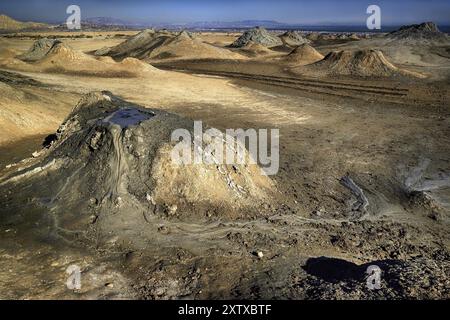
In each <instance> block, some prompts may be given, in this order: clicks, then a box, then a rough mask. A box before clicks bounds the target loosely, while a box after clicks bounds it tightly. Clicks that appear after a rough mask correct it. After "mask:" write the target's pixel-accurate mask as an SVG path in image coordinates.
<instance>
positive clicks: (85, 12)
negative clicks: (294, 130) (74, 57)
mask: <svg viewBox="0 0 450 320" xmlns="http://www.w3.org/2000/svg"><path fill="white" fill-rule="evenodd" d="M71 4H77V5H79V6H80V7H81V14H82V19H86V18H93V17H111V18H115V19H120V20H124V21H127V22H135V23H142V24H152V23H153V24H159V23H172V24H183V23H193V22H202V21H220V22H235V21H244V20H273V21H277V22H280V23H286V24H296V25H311V26H314V25H317V26H321V25H364V24H365V21H366V19H367V17H368V15H367V14H366V8H367V7H368V6H369V5H370V4H377V5H379V6H380V8H381V13H382V23H383V24H384V25H401V24H408V23H420V22H424V21H433V22H436V23H437V24H441V25H449V24H450V18H449V17H450V2H449V1H444V0H434V1H427V2H425V1H419V0H412V1H405V0H397V1H358V0H343V1H339V2H337V1H330V0H316V1H310V0H304V1H294V0H279V1H268V0H259V1H258V0H245V1H237V0H227V1H224V0H216V1H211V0H210V1H206V0H185V1H183V0H167V1H159V0H156V1H144V0H129V1H119V0H111V1H106V0H91V1H88V0H79V1H66V0H62V1H57V0H28V1H26V0H16V1H8V2H1V3H0V13H2V14H6V15H8V16H10V17H12V18H14V19H17V20H21V21H37V22H48V23H56V22H61V21H65V19H66V18H67V16H68V15H67V14H66V8H67V6H69V5H71Z"/></svg>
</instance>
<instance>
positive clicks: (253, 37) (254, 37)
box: [230, 27, 283, 48]
mask: <svg viewBox="0 0 450 320" xmlns="http://www.w3.org/2000/svg"><path fill="white" fill-rule="evenodd" d="M250 41H251V42H254V43H257V44H261V45H263V46H266V47H274V46H279V45H282V44H283V41H281V39H280V38H279V37H276V36H274V35H272V34H270V33H269V32H268V31H267V30H266V29H265V28H263V27H256V28H253V29H250V30H247V31H245V32H244V33H243V34H242V35H241V36H240V37H239V38H238V39H237V40H236V41H235V42H233V43H232V44H231V46H230V47H232V48H242V47H245V46H247V45H248V44H249V42H250Z"/></svg>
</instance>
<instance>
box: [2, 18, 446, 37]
mask: <svg viewBox="0 0 450 320" xmlns="http://www.w3.org/2000/svg"><path fill="white" fill-rule="evenodd" d="M256 26H260V27H264V28H266V29H272V30H289V29H293V30H305V31H327V32H367V31H368V30H367V28H366V26H365V25H331V24H330V25H322V26H320V25H301V24H288V23H282V22H278V21H274V20H242V21H228V22H227V21H200V22H191V23H151V22H148V23H142V22H130V21H126V20H122V19H117V18H112V17H92V18H85V19H82V22H81V27H82V29H83V30H87V31H88V30H100V29H102V30H104V29H107V30H122V29H145V28H155V29H171V30H182V29H188V30H193V31H202V30H205V31H206V30H244V29H250V28H253V27H256ZM399 27H400V26H383V28H382V30H380V31H381V32H390V31H393V30H396V29H398V28H399ZM50 28H52V29H53V28H56V29H57V30H61V31H62V30H65V29H66V26H65V22H60V23H59V24H56V26H55V25H50V24H46V23H39V22H21V21H17V20H15V19H13V18H10V17H8V16H6V15H4V14H1V15H0V31H3V32H8V31H26V30H42V29H50ZM439 28H440V29H441V30H442V31H443V32H447V33H448V32H450V26H446V25H440V26H439Z"/></svg>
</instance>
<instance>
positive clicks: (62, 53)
mask: <svg viewBox="0 0 450 320" xmlns="http://www.w3.org/2000/svg"><path fill="white" fill-rule="evenodd" d="M87 58H88V56H87V55H85V54H83V53H82V52H78V51H75V50H73V49H72V48H71V47H70V46H68V45H66V44H65V43H62V42H60V41H58V42H57V43H55V45H53V47H52V48H51V49H50V50H49V51H48V52H47V54H45V56H44V57H43V58H42V59H39V60H38V61H39V63H41V64H45V63H51V64H55V65H63V64H66V63H71V62H75V61H80V60H86V59H87Z"/></svg>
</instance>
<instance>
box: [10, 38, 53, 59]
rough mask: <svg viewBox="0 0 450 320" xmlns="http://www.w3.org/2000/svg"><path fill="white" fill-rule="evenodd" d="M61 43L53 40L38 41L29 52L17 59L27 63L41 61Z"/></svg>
mask: <svg viewBox="0 0 450 320" xmlns="http://www.w3.org/2000/svg"><path fill="white" fill-rule="evenodd" d="M60 43H61V41H59V40H53V39H39V40H36V41H35V42H34V43H33V44H32V46H31V47H30V48H29V49H28V51H27V52H25V53H24V54H21V55H19V56H18V57H17V58H19V59H20V60H23V61H27V62H33V61H38V60H41V59H42V58H44V57H45V56H46V55H47V54H48V53H49V52H50V51H51V50H52V48H54V47H55V46H57V45H59V44H60Z"/></svg>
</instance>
